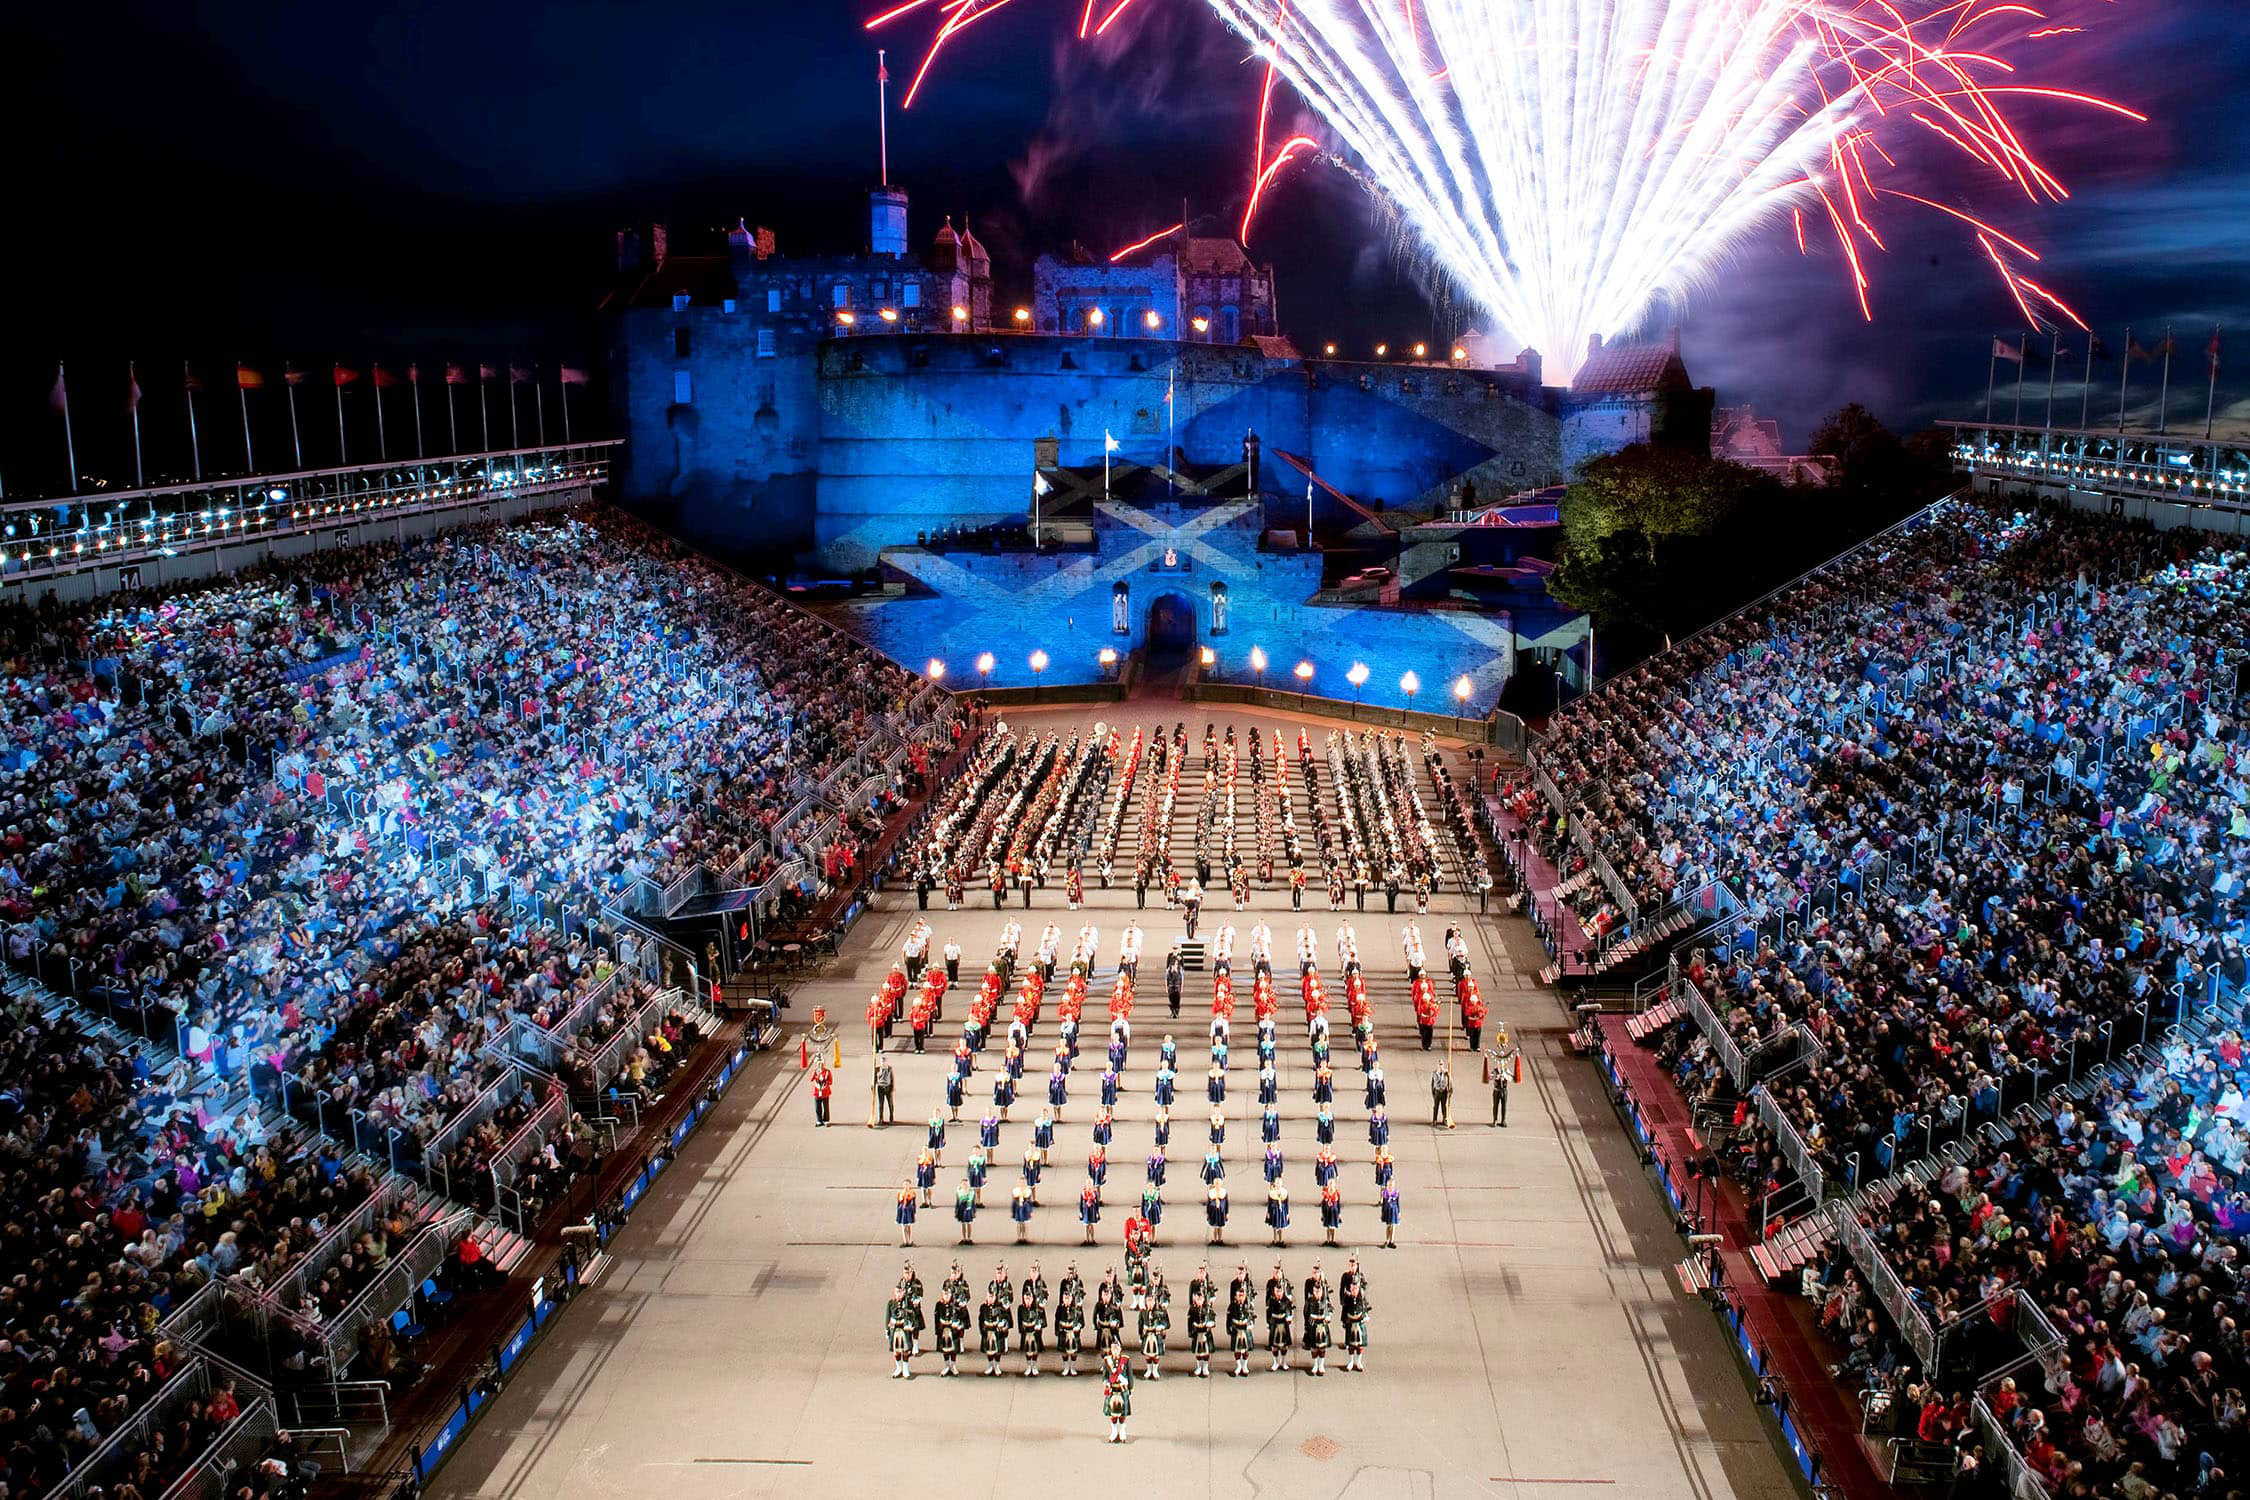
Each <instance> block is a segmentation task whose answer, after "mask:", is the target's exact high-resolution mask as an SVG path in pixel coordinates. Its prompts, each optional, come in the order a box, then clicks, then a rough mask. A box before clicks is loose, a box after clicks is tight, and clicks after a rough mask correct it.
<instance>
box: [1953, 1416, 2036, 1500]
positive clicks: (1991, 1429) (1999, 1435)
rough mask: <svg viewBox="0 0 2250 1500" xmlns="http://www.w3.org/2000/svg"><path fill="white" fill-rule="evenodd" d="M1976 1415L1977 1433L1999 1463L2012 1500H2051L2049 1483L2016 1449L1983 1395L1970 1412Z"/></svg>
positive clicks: (1998, 1465) (2014, 1443) (1997, 1464)
mask: <svg viewBox="0 0 2250 1500" xmlns="http://www.w3.org/2000/svg"><path fill="white" fill-rule="evenodd" d="M1971 1409H1972V1410H1973V1411H1974V1412H1975V1414H1976V1421H1977V1429H1978V1430H1979V1431H1980V1432H1982V1433H1983V1434H1984V1447H1985V1452H1986V1453H1987V1454H1988V1455H1989V1456H1990V1457H1992V1458H1993V1459H1994V1460H1995V1461H1996V1467H1998V1468H1999V1470H2000V1471H2001V1476H2002V1481H2003V1483H2005V1485H2006V1486H2007V1493H2008V1497H2009V1500H2049V1495H2048V1491H2047V1482H2046V1480H2044V1479H2042V1478H2040V1477H2039V1473H2038V1471H2037V1470H2035V1469H2033V1468H2032V1467H2031V1464H2030V1463H2029V1462H2028V1461H2027V1460H2026V1459H2025V1458H2024V1456H2023V1452H2022V1450H2020V1449H2019V1448H2017V1447H2016V1441H2015V1439H2014V1438H2012V1437H2010V1436H2009V1435H2008V1429H2007V1428H2006V1427H2004V1426H2002V1425H2001V1422H2000V1418H1999V1417H1998V1416H1997V1415H1995V1414H1994V1412H1993V1410H1992V1406H1991V1403H1989V1402H1988V1401H1986V1400H1985V1399H1984V1397H1982V1396H1981V1395H1980V1396H1978V1397H1977V1399H1976V1401H1975V1402H1974V1404H1973V1405H1972V1408H1971Z"/></svg>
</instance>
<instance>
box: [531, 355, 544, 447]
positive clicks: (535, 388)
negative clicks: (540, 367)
mask: <svg viewBox="0 0 2250 1500" xmlns="http://www.w3.org/2000/svg"><path fill="white" fill-rule="evenodd" d="M531 409H532V413H533V414H534V415H535V416H537V417H538V419H539V446H540V447H541V448H545V447H546V446H547V388H546V387H545V386H543V385H541V384H540V383H539V377H538V375H537V374H536V373H534V374H533V375H532V377H531Z"/></svg>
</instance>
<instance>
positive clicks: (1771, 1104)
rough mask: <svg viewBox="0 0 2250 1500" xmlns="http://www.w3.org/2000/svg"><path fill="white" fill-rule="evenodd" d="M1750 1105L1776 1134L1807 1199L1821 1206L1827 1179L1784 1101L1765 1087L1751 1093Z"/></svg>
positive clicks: (1776, 1140) (1775, 1136) (1782, 1151)
mask: <svg viewBox="0 0 2250 1500" xmlns="http://www.w3.org/2000/svg"><path fill="white" fill-rule="evenodd" d="M1750 1102H1751V1104H1752V1106H1753V1107H1755V1108H1756V1110H1757V1112H1758V1118H1759V1119H1760V1120H1761V1121H1763V1122H1764V1123H1765V1126H1766V1128H1767V1129H1768V1130H1770V1131H1772V1132H1773V1137H1774V1142H1775V1144H1776V1145H1778V1146H1779V1147H1780V1148H1781V1156H1782V1160H1784V1161H1786V1162H1787V1163H1788V1164H1789V1170H1790V1171H1792V1172H1794V1173H1795V1174H1796V1176H1797V1183H1798V1185H1799V1186H1800V1187H1802V1188H1803V1189H1804V1190H1805V1196H1806V1197H1808V1198H1810V1199H1811V1200H1812V1201H1813V1202H1814V1203H1819V1202H1820V1201H1821V1200H1822V1199H1823V1198H1824V1197H1826V1196H1827V1187H1828V1176H1827V1174H1826V1173H1825V1172H1824V1171H1822V1170H1821V1166H1820V1163H1819V1162H1818V1161H1816V1160H1814V1158H1813V1153H1812V1148H1811V1147H1810V1146H1808V1145H1806V1144H1805V1137H1804V1135H1803V1133H1802V1132H1800V1131H1799V1130H1798V1129H1797V1122H1796V1121H1794V1120H1792V1119H1790V1118H1789V1116H1788V1114H1787V1112H1786V1111H1784V1110H1783V1109H1782V1107H1781V1101H1780V1100H1778V1099H1776V1098H1774V1096H1773V1091H1772V1090H1771V1089H1769V1088H1767V1087H1766V1086H1765V1085H1764V1084H1762V1083H1761V1084H1759V1085H1758V1086H1757V1087H1756V1088H1754V1089H1752V1090H1751V1091H1750Z"/></svg>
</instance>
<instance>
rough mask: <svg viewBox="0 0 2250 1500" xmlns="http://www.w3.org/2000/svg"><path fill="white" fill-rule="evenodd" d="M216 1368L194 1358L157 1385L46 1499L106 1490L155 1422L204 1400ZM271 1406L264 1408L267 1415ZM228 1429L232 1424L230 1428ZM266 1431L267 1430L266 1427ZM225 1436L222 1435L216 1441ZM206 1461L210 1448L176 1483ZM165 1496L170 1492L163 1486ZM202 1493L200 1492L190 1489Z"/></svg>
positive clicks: (69, 1499)
mask: <svg viewBox="0 0 2250 1500" xmlns="http://www.w3.org/2000/svg"><path fill="white" fill-rule="evenodd" d="M214 1371H215V1367H214V1366H213V1365H212V1364H211V1363H210V1362H209V1361H207V1360H203V1359H196V1360H192V1361H190V1362H189V1363H188V1364H186V1365H184V1366H183V1367H181V1368H180V1369H179V1370H178V1371H177V1372H176V1373H174V1375H173V1376H172V1378H171V1379H170V1380H167V1381H165V1382H164V1384H163V1385H161V1386H159V1387H157V1390H156V1393H155V1394H154V1395H152V1396H150V1397H149V1398H148V1399H147V1400H146V1401H144V1402H142V1403H141V1405H140V1408H139V1409H138V1410H137V1411H135V1412H133V1413H132V1415H130V1416H128V1417H127V1418H126V1419H125V1420H124V1421H123V1422H120V1423H119V1424H118V1425H117V1426H116V1427H115V1428H114V1429H112V1430H111V1431H110V1432H109V1434H108V1435H107V1436H105V1437H104V1438H103V1439H102V1440H101V1441H100V1442H99V1443H97V1444H95V1445H94V1447H93V1449H92V1450H91V1451H89V1452H88V1453H87V1454H86V1456H85V1457H84V1458H82V1459H80V1460H79V1461H78V1463H77V1464H76V1465H74V1466H73V1467H72V1469H71V1471H70V1473H69V1475H68V1476H67V1477H65V1478H64V1480H63V1481H62V1483H60V1484H58V1485H56V1486H55V1487H54V1488H53V1489H51V1490H49V1491H47V1493H46V1497H45V1500H80V1497H83V1496H86V1495H90V1494H93V1493H95V1492H96V1491H106V1490H107V1489H108V1488H109V1487H110V1485H111V1483H112V1482H113V1480H114V1477H115V1476H116V1475H117V1474H118V1473H119V1472H121V1471H122V1470H124V1469H125V1468H126V1467H127V1466H128V1465H130V1464H131V1463H132V1461H133V1458H134V1456H135V1455H136V1454H138V1453H140V1452H141V1451H142V1450H143V1449H145V1448H147V1447H148V1446H150V1442H151V1439H152V1435H153V1434H154V1433H155V1432H156V1430H157V1429H158V1428H159V1427H163V1426H168V1425H169V1424H170V1423H171V1422H172V1421H173V1420H174V1419H175V1418H178V1417H180V1416H181V1415H182V1414H183V1413H185V1412H186V1411H187V1410H188V1408H190V1407H191V1406H194V1405H195V1404H197V1403H199V1402H201V1401H204V1400H206V1399H208V1398H209V1397H210V1395H211V1393H212V1392H213V1391H214V1390H216V1389H217V1388H218V1377H217V1376H216V1374H215V1373H214ZM259 1399H262V1393H259V1394H258V1395H255V1396H253V1398H252V1401H251V1402H250V1403H248V1404H246V1405H245V1406H244V1413H245V1414H246V1415H247V1413H248V1412H249V1410H250V1407H251V1406H253V1405H255V1404H256V1402H257V1401H258V1400H259ZM271 1412H272V1408H271V1407H270V1405H269V1406H268V1408H267V1413H268V1416H269V1418H270V1416H271ZM228 1431H229V1432H232V1431H233V1428H232V1427H230V1428H229V1429H228ZM268 1435H269V1436H270V1435H271V1434H270V1431H269V1434H268ZM224 1440H225V1435H224V1434H222V1435H221V1438H220V1439H219V1441H220V1442H223V1441H224ZM209 1461H210V1459H209V1454H208V1451H207V1453H206V1455H204V1456H199V1458H198V1460H197V1461H196V1463H194V1464H191V1465H190V1466H189V1468H188V1470H187V1472H186V1473H185V1474H183V1475H181V1477H180V1479H179V1480H177V1481H175V1484H178V1483H185V1482H187V1481H188V1480H189V1479H190V1478H192V1477H193V1476H194V1475H195V1474H196V1472H197V1470H199V1469H201V1468H202V1467H204V1465H205V1464H207V1463H208V1462H209ZM165 1493H166V1494H167V1495H169V1494H171V1493H172V1491H171V1490H169V1489H167V1490H166V1491H165ZM188 1493H200V1492H193V1491H191V1492H188Z"/></svg>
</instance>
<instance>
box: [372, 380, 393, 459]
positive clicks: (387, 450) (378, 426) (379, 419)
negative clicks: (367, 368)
mask: <svg viewBox="0 0 2250 1500" xmlns="http://www.w3.org/2000/svg"><path fill="white" fill-rule="evenodd" d="M373 379H374V382H375V457H376V458H378V459H380V460H381V461H382V462H384V463H389V462H390V461H391V442H390V439H389V438H388V437H387V436H385V435H384V432H383V367H382V366H381V365H376V366H374V367H373Z"/></svg>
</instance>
